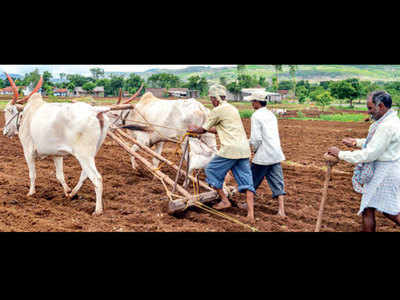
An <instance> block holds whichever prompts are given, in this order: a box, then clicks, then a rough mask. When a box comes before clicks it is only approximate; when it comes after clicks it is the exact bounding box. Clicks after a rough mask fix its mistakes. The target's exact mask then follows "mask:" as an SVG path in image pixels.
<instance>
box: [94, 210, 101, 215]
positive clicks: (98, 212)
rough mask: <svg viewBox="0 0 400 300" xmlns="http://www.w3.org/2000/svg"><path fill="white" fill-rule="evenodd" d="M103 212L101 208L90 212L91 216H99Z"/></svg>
mask: <svg viewBox="0 0 400 300" xmlns="http://www.w3.org/2000/svg"><path fill="white" fill-rule="evenodd" d="M102 214H103V211H102V210H101V211H94V212H93V213H92V216H101V215H102Z"/></svg>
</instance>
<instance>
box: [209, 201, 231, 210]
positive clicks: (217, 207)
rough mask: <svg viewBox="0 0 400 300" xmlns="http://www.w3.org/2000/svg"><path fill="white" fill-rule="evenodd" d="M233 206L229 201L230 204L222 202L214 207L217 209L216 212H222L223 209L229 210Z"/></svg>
mask: <svg viewBox="0 0 400 300" xmlns="http://www.w3.org/2000/svg"><path fill="white" fill-rule="evenodd" d="M231 206H232V205H231V203H230V202H229V201H228V203H226V202H224V201H220V202H219V203H217V204H215V205H214V206H213V208H214V209H216V210H221V209H225V208H228V207H231Z"/></svg>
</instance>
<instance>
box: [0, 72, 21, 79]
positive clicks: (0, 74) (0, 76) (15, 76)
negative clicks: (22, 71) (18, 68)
mask: <svg viewBox="0 0 400 300" xmlns="http://www.w3.org/2000/svg"><path fill="white" fill-rule="evenodd" d="M8 75H10V77H12V78H17V79H22V78H24V76H23V75H19V74H14V73H9V74H8ZM6 78H7V76H6V74H4V73H0V79H3V80H4V79H6Z"/></svg>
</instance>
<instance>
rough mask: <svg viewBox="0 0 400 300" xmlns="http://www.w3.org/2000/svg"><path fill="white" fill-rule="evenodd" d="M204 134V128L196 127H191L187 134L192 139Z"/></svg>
mask: <svg viewBox="0 0 400 300" xmlns="http://www.w3.org/2000/svg"><path fill="white" fill-rule="evenodd" d="M201 133H203V128H201V127H197V126H195V125H192V126H189V128H188V130H187V131H186V134H187V135H189V136H190V137H199V134H201Z"/></svg>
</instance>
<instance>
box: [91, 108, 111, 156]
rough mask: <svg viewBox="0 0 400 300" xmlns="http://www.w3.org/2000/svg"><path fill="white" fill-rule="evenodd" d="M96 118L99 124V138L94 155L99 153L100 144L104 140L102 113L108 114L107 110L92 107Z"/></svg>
mask: <svg viewBox="0 0 400 300" xmlns="http://www.w3.org/2000/svg"><path fill="white" fill-rule="evenodd" d="M93 108H94V110H95V112H96V113H97V114H96V117H97V120H99V124H100V137H99V140H98V141H97V145H96V153H97V152H99V150H100V147H101V144H102V142H103V141H104V138H105V134H104V116H103V113H105V112H108V111H109V108H107V107H93Z"/></svg>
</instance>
